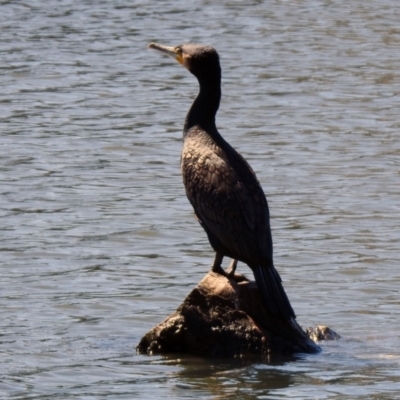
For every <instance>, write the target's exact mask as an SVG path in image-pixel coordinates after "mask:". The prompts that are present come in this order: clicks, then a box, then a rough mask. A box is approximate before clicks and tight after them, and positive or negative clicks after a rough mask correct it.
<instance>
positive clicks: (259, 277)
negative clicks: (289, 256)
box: [253, 265, 296, 320]
mask: <svg viewBox="0 0 400 400" xmlns="http://www.w3.org/2000/svg"><path fill="white" fill-rule="evenodd" d="M253 272H254V277H255V279H256V282H257V286H258V290H259V291H260V294H261V297H262V299H263V301H264V305H265V307H266V309H267V310H268V312H270V313H271V314H275V315H280V316H282V317H283V318H285V319H287V320H289V319H290V318H296V315H295V313H294V311H293V308H292V306H291V304H290V301H289V299H288V297H287V295H286V292H285V289H284V288H283V286H282V279H281V277H280V276H279V274H278V271H277V270H276V269H275V268H274V267H273V266H269V267H266V266H261V265H260V266H257V267H255V268H253Z"/></svg>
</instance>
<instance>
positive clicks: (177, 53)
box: [148, 43, 184, 65]
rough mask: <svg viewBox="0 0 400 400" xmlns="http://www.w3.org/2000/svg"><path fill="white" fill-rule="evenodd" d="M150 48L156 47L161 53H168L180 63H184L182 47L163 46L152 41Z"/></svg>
mask: <svg viewBox="0 0 400 400" xmlns="http://www.w3.org/2000/svg"><path fill="white" fill-rule="evenodd" d="M148 48H149V49H155V50H158V51H160V52H161V53H165V54H168V55H169V56H170V57H172V58H175V60H176V61H178V62H179V64H182V65H183V62H184V60H183V56H182V49H181V48H180V47H170V46H163V45H162V44H158V43H150V44H149V46H148Z"/></svg>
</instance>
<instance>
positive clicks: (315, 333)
mask: <svg viewBox="0 0 400 400" xmlns="http://www.w3.org/2000/svg"><path fill="white" fill-rule="evenodd" d="M306 334H307V335H308V337H309V338H310V339H311V340H313V341H314V342H320V341H322V340H337V339H340V335H339V334H338V333H336V332H335V331H334V330H332V329H331V328H329V327H328V326H325V325H317V326H316V327H315V328H312V327H310V328H308V329H307V330H306Z"/></svg>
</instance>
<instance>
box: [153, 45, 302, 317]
mask: <svg viewBox="0 0 400 400" xmlns="http://www.w3.org/2000/svg"><path fill="white" fill-rule="evenodd" d="M149 47H150V48H153V49H156V50H159V51H162V52H164V53H166V54H168V55H170V56H172V57H174V58H175V59H176V60H177V61H179V62H180V63H181V64H182V65H183V66H184V67H186V68H187V69H188V70H189V71H190V72H191V73H192V74H193V75H195V76H196V78H197V79H198V81H199V85H200V92H199V94H198V96H197V98H196V100H195V101H194V103H193V105H192V107H191V108H190V110H189V112H188V114H187V116H186V121H185V126H184V133H183V138H184V144H183V150H182V159H181V168H182V176H183V183H184V185H185V189H186V195H187V197H188V199H189V201H190V203H191V204H192V206H193V208H194V212H195V214H196V217H197V219H198V221H199V222H200V224H201V226H202V227H203V228H204V230H205V231H206V233H207V236H208V239H209V241H210V244H211V246H212V247H213V249H214V250H215V251H216V256H215V260H214V264H213V266H212V270H213V271H214V272H218V273H221V274H224V275H225V274H226V272H225V271H224V270H223V269H222V267H221V262H222V259H223V257H224V256H228V257H230V258H232V259H233V262H232V264H231V265H232V270H233V271H234V269H235V268H236V260H239V261H242V262H245V263H246V264H247V265H248V266H249V267H250V268H251V269H252V270H253V273H254V277H255V280H256V282H257V286H258V288H259V290H260V293H261V296H262V298H263V302H264V304H265V307H266V309H267V310H268V311H269V312H270V313H272V314H274V315H276V316H279V317H282V318H284V319H290V318H295V314H294V312H293V309H292V307H291V305H290V302H289V299H288V297H287V295H286V293H285V290H284V288H283V286H282V283H281V278H280V276H279V274H278V272H277V271H276V269H275V267H274V264H273V247H272V236H271V228H270V221H269V210H268V204H267V200H266V198H265V194H264V192H263V190H262V188H261V186H260V183H259V182H258V180H257V178H256V175H255V173H254V171H253V170H252V169H251V167H250V165H249V164H248V163H247V161H246V160H245V159H244V158H243V157H242V156H241V155H240V154H239V153H238V152H237V151H236V150H235V149H233V148H232V146H230V145H229V143H227V142H226V141H225V140H224V139H223V137H222V136H221V135H220V134H219V132H218V130H217V128H216V124H215V115H216V113H217V111H218V108H219V103H220V99H221V68H220V63H219V57H218V54H217V52H216V51H215V49H214V48H212V47H209V46H203V45H195V44H184V45H180V46H176V47H167V46H162V45H159V44H156V43H151V44H150V45H149Z"/></svg>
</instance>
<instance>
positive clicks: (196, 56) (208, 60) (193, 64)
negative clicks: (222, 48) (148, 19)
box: [149, 43, 221, 80]
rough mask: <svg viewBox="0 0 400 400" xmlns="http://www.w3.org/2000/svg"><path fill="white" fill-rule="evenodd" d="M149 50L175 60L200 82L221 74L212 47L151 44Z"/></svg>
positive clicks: (190, 44) (215, 52)
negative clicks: (156, 51)
mask: <svg viewBox="0 0 400 400" xmlns="http://www.w3.org/2000/svg"><path fill="white" fill-rule="evenodd" d="M149 49H155V50H158V51H160V52H162V53H165V54H168V55H169V56H171V57H173V58H175V60H177V61H178V62H179V63H180V64H182V65H183V66H184V67H185V68H186V69H188V70H189V71H190V72H191V73H192V74H193V75H195V76H196V77H197V78H198V79H199V80H205V79H207V78H208V77H215V74H216V73H217V74H218V75H220V74H221V68H220V65H219V57H218V53H217V51H216V50H215V49H214V48H213V47H211V46H205V45H201V44H192V43H186V44H181V45H179V46H175V47H169V46H163V45H161V44H158V43H150V44H149Z"/></svg>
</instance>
